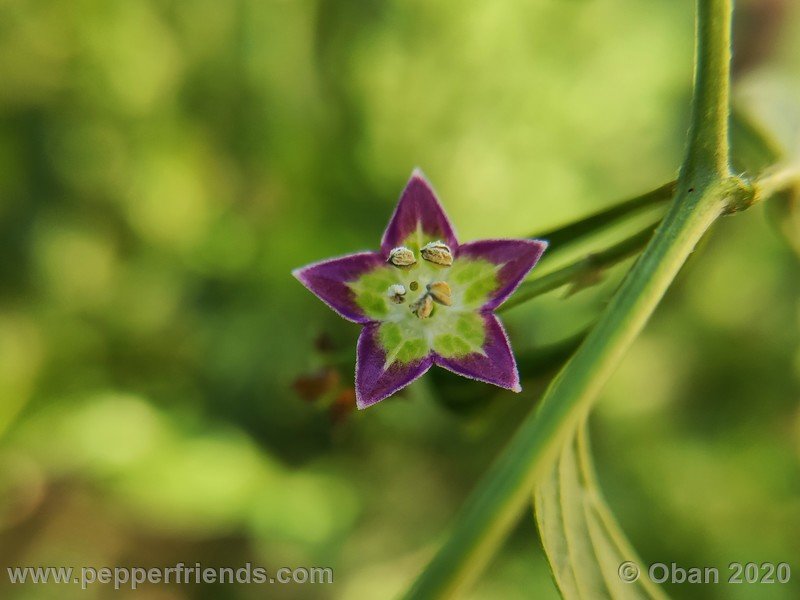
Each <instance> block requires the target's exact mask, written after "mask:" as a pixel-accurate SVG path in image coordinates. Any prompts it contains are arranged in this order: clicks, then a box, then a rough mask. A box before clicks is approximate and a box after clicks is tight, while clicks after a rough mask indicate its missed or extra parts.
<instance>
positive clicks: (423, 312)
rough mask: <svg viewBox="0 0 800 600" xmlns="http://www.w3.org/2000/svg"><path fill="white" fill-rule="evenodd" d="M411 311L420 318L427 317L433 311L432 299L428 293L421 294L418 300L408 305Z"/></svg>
mask: <svg viewBox="0 0 800 600" xmlns="http://www.w3.org/2000/svg"><path fill="white" fill-rule="evenodd" d="M409 308H410V309H411V312H413V313H414V314H415V315H417V317H419V318H420V319H427V318H428V317H430V316H431V313H432V312H433V300H431V297H430V296H429V295H428V294H425V295H424V296H422V297H421V298H420V299H419V300H417V301H416V302H414V303H413V304H411V305H410V306H409Z"/></svg>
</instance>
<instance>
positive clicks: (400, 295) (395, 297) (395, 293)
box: [386, 283, 406, 304]
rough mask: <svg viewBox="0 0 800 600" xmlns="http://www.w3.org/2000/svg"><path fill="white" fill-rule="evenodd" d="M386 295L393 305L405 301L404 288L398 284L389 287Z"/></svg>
mask: <svg viewBox="0 0 800 600" xmlns="http://www.w3.org/2000/svg"><path fill="white" fill-rule="evenodd" d="M386 294H387V295H388V296H389V299H390V300H391V301H392V302H394V303H395V304H402V303H403V302H405V300H406V288H404V287H403V286H402V285H400V284H399V283H395V284H393V285H390V286H389V289H388V290H387V292H386Z"/></svg>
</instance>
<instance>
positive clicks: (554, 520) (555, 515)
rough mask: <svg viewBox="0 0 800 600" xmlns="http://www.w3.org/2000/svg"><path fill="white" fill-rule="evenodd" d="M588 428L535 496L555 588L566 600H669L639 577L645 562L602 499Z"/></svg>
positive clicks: (564, 452)
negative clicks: (591, 453)
mask: <svg viewBox="0 0 800 600" xmlns="http://www.w3.org/2000/svg"><path fill="white" fill-rule="evenodd" d="M586 427H587V425H586V422H584V423H582V424H581V425H580V426H579V428H578V431H577V433H576V435H575V436H574V438H573V439H571V440H570V441H569V442H568V443H567V444H566V445H565V446H564V449H563V450H562V452H561V455H560V456H559V458H558V460H557V461H556V462H555V464H554V466H553V468H552V469H551V471H550V472H549V473H548V474H547V475H546V476H545V477H543V478H542V481H541V483H540V484H539V485H538V486H537V488H536V491H535V493H534V506H535V510H536V523H537V526H538V527H539V534H540V535H541V539H542V545H543V546H544V550H545V552H546V554H547V558H548V560H549V561H550V567H551V569H552V571H553V577H554V578H555V581H556V584H557V585H558V588H559V589H560V590H561V594H562V596H563V597H564V599H565V600H573V599H578V600H579V599H583V598H590V599H592V600H599V599H601V598H608V599H611V600H617V599H632V600H633V599H640V598H645V599H656V598H660V599H663V598H666V595H665V594H664V593H663V592H662V591H661V590H660V589H659V588H657V587H656V586H654V585H653V584H652V583H651V582H650V581H649V580H648V578H647V576H646V575H640V574H638V573H636V572H635V569H637V568H641V566H642V565H643V563H642V561H641V560H640V559H639V558H638V556H636V552H635V551H634V550H633V548H632V547H631V545H630V543H629V542H628V540H627V539H625V535H624V533H623V532H622V530H621V529H620V527H619V525H618V524H617V522H616V520H615V519H614V516H613V514H612V513H611V510H610V509H609V508H608V506H607V505H606V503H605V501H604V500H603V497H602V494H601V492H600V488H599V486H598V483H597V480H596V478H595V473H594V467H593V465H592V460H591V456H590V452H589V441H588V434H587V430H586ZM625 578H630V579H635V581H631V582H628V581H627V580H624V579H625Z"/></svg>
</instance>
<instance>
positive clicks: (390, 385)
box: [356, 323, 433, 408]
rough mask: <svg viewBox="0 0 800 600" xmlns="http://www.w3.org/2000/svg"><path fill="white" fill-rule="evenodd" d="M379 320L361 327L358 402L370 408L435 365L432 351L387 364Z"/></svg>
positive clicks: (357, 375)
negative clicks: (379, 335) (381, 341)
mask: <svg viewBox="0 0 800 600" xmlns="http://www.w3.org/2000/svg"><path fill="white" fill-rule="evenodd" d="M379 327H380V324H379V323H370V324H368V325H366V326H364V329H362V330H361V335H360V336H359V338H358V348H357V350H356V404H357V405H358V408H367V407H368V406H372V405H373V404H375V403H376V402H380V401H381V400H383V399H384V398H388V397H389V396H391V395H392V394H394V393H395V392H396V391H397V390H399V389H401V388H404V387H405V386H407V385H408V384H409V383H411V382H412V381H414V380H415V379H417V378H418V377H421V376H422V375H424V374H425V372H426V371H427V370H428V369H430V368H431V365H432V364H433V358H432V357H431V355H430V354H428V355H426V356H424V357H423V358H420V359H417V360H414V361H411V362H407V363H402V362H400V361H394V362H392V363H391V364H390V365H389V366H388V367H386V351H385V350H384V349H383V346H382V345H381V343H380V341H379V339H378V328H379Z"/></svg>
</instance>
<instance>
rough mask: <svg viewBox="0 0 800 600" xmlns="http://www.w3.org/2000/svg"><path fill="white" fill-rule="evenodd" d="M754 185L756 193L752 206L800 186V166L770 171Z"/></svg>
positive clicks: (793, 165)
mask: <svg viewBox="0 0 800 600" xmlns="http://www.w3.org/2000/svg"><path fill="white" fill-rule="evenodd" d="M754 185H755V188H756V193H755V197H754V201H753V202H752V203H751V206H752V204H755V203H758V202H761V201H763V200H767V199H768V198H770V197H771V196H773V195H775V194H777V193H779V192H783V191H785V190H787V189H789V188H793V187H797V186H800V164H792V165H785V166H781V167H777V168H773V169H768V170H767V171H765V172H764V174H763V175H761V176H760V177H758V178H757V179H756V181H755V183H754Z"/></svg>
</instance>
